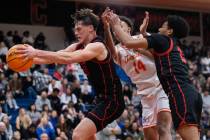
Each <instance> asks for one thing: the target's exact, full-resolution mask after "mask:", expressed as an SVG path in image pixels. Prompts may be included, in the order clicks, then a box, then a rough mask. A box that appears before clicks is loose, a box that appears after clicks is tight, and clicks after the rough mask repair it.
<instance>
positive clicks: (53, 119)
mask: <svg viewBox="0 0 210 140" xmlns="http://www.w3.org/2000/svg"><path fill="white" fill-rule="evenodd" d="M49 120H50V122H51V124H52V125H53V128H54V129H55V130H56V126H57V123H58V113H57V112H56V110H53V111H52V113H51V115H50V119H49Z"/></svg>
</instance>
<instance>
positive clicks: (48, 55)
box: [36, 50, 70, 64]
mask: <svg viewBox="0 0 210 140" xmlns="http://www.w3.org/2000/svg"><path fill="white" fill-rule="evenodd" d="M36 58H39V59H40V61H39V62H40V63H45V62H46V63H59V64H68V63H70V56H69V55H68V52H64V51H60V52H51V51H43V50H36Z"/></svg>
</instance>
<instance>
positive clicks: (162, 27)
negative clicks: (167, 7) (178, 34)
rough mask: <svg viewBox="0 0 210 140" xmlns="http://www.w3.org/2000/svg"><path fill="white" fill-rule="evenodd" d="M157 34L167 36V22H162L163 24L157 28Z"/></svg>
mask: <svg viewBox="0 0 210 140" xmlns="http://www.w3.org/2000/svg"><path fill="white" fill-rule="evenodd" d="M158 30H159V34H162V35H167V36H168V22H167V21H166V22H164V23H163V25H162V26H161V27H160V28H159V29H158Z"/></svg>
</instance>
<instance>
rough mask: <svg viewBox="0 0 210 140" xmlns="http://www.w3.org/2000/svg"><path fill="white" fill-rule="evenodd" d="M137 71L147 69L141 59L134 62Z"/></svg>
mask: <svg viewBox="0 0 210 140" xmlns="http://www.w3.org/2000/svg"><path fill="white" fill-rule="evenodd" d="M133 65H134V68H135V71H136V73H140V71H146V67H145V65H144V63H143V62H142V61H141V60H136V61H134V62H133Z"/></svg>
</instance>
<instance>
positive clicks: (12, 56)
mask: <svg viewBox="0 0 210 140" xmlns="http://www.w3.org/2000/svg"><path fill="white" fill-rule="evenodd" d="M22 45H23V44H17V45H14V46H13V47H11V48H10V49H9V51H8V53H7V55H6V61H7V64H8V66H9V68H10V69H11V70H13V71H16V72H23V71H27V70H28V69H29V68H31V66H32V65H33V59H29V60H24V58H18V57H17V54H16V53H15V50H16V48H18V47H20V46H22Z"/></svg>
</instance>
